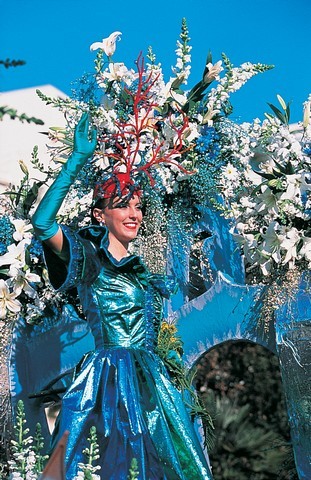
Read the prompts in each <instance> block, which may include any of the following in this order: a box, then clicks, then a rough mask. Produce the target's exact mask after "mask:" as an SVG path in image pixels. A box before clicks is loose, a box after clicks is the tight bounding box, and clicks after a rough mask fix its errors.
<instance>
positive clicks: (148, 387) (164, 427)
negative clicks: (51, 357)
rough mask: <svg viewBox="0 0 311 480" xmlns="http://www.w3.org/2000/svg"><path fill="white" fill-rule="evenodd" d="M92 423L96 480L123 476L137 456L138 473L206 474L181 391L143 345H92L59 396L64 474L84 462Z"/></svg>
mask: <svg viewBox="0 0 311 480" xmlns="http://www.w3.org/2000/svg"><path fill="white" fill-rule="evenodd" d="M94 426H95V427H96V434H97V443H98V445H99V459H98V460H96V461H95V462H94V465H99V466H100V469H99V471H98V472H96V474H98V475H99V477H100V478H101V480H126V479H128V475H129V470H130V466H131V462H132V460H133V459H136V461H137V465H138V471H139V473H138V476H137V478H138V479H139V480H161V479H163V480H175V479H181V480H201V479H204V480H209V479H212V475H211V473H210V470H209V466H208V463H207V460H206V457H205V454H204V452H203V450H202V447H201V444H200V441H199V438H198V436H197V434H196V431H195V428H194V425H193V422H192V421H191V419H190V416H189V413H188V411H187V409H186V407H185V404H184V403H183V400H182V396H181V393H180V392H179V391H177V390H176V388H175V387H174V386H173V385H172V383H171V382H170V380H169V378H168V376H167V373H166V371H165V369H164V367H163V364H162V363H161V361H160V359H159V358H158V357H157V356H156V355H154V354H152V353H150V352H147V351H146V350H143V349H133V348H123V347H114V348H104V349H102V350H97V351H96V352H93V353H91V354H90V355H89V356H88V357H87V359H86V360H85V361H84V364H83V366H82V368H81V371H80V372H79V374H78V375H77V377H76V379H75V381H74V382H73V384H72V385H71V387H70V388H69V390H68V391H67V392H66V394H65V395H64V397H63V403H62V410H61V413H60V416H59V419H58V422H57V427H56V429H55V432H54V438H53V446H55V445H56V443H57V441H58V440H59V439H60V437H61V436H62V434H63V433H64V431H65V430H68V431H69V439H68V444H67V450H66V469H67V474H66V478H67V480H73V479H74V477H75V476H76V475H77V472H78V463H79V462H81V463H87V459H86V457H85V454H84V453H83V450H84V449H85V448H89V443H88V440H87V439H88V437H89V436H90V435H89V434H90V429H91V427H94Z"/></svg>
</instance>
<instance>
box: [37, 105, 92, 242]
mask: <svg viewBox="0 0 311 480" xmlns="http://www.w3.org/2000/svg"><path fill="white" fill-rule="evenodd" d="M88 131H89V120H88V114H87V113H83V114H82V116H81V119H80V120H79V122H78V123H77V125H76V128H75V133H74V147H73V152H72V154H71V155H70V157H69V158H68V160H67V162H66V163H65V165H64V166H63V168H62V169H61V171H60V173H59V174H58V176H57V177H56V179H55V181H54V182H53V183H52V185H51V186H50V188H49V189H48V191H47V192H46V194H45V195H44V197H43V199H42V200H41V202H40V204H39V206H38V208H37V210H36V212H35V214H34V215H33V217H32V224H33V227H34V231H35V234H36V236H37V237H38V238H40V240H47V239H48V238H51V237H53V236H54V235H55V234H56V233H57V231H58V228H59V227H58V224H57V222H56V220H55V217H56V214H57V212H58V210H59V209H60V207H61V204H62V203H63V200H64V199H65V197H66V195H67V193H68V190H69V188H70V186H71V185H72V183H73V182H74V180H75V179H76V177H77V175H78V173H79V172H80V170H81V168H82V167H83V166H84V165H85V163H86V161H87V159H88V158H89V157H91V156H92V155H93V153H94V150H95V147H96V129H92V132H91V140H89V137H88Z"/></svg>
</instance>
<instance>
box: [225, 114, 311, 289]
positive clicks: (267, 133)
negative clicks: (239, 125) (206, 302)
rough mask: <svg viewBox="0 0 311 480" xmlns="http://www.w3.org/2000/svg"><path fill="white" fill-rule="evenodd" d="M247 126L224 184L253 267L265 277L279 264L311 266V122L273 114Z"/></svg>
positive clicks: (236, 229) (237, 234)
mask: <svg viewBox="0 0 311 480" xmlns="http://www.w3.org/2000/svg"><path fill="white" fill-rule="evenodd" d="M309 108H310V107H309ZM243 129H244V131H245V133H246V137H247V138H248V142H245V149H243V148H241V150H240V158H238V159H237V160H238V161H237V162H236V163H235V166H234V165H232V164H230V163H228V164H227V165H226V167H224V168H223V171H222V176H221V179H220V182H219V186H220V189H221V191H222V193H223V195H224V196H225V198H226V200H227V201H228V202H229V204H230V209H229V215H230V216H231V219H232V222H233V227H232V234H233V236H234V237H235V239H236V240H237V242H238V243H239V244H240V246H241V248H242V251H243V254H244V257H245V262H246V265H247V268H248V271H249V272H250V273H251V272H252V271H254V272H255V271H257V272H258V271H259V272H260V274H259V277H260V276H261V279H264V278H265V277H266V278H267V277H268V276H269V275H271V274H272V273H274V272H276V271H277V269H278V268H280V267H287V268H289V269H291V268H293V267H294V266H295V265H298V266H299V265H302V266H304V265H308V266H309V268H310V267H311V226H310V220H311V208H310V207H311V148H310V147H311V135H310V133H311V130H310V124H308V125H307V126H306V127H305V128H303V126H302V125H300V124H299V125H298V126H291V125H288V124H287V125H286V124H284V123H282V122H281V121H280V120H279V119H278V118H276V117H272V116H270V115H269V116H268V118H267V119H265V120H264V121H263V122H259V121H258V120H256V121H254V122H253V123H252V124H248V125H247V124H245V125H243ZM242 143H243V142H242ZM232 145H233V151H234V152H235V151H236V149H235V146H234V145H235V142H234V141H233V142H232ZM237 151H238V148H237ZM257 281H258V278H257Z"/></svg>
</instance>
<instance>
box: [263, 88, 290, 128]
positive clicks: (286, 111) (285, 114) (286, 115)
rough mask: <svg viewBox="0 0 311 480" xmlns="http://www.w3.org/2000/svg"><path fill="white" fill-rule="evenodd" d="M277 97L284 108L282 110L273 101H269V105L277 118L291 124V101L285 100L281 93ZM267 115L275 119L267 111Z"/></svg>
mask: <svg viewBox="0 0 311 480" xmlns="http://www.w3.org/2000/svg"><path fill="white" fill-rule="evenodd" d="M277 99H278V101H279V103H280V105H281V108H282V110H280V109H279V108H278V107H276V106H275V105H273V104H272V103H268V105H269V107H270V108H271V110H272V111H273V113H274V115H275V116H276V118H278V119H279V120H280V122H281V123H283V124H284V125H289V119H290V103H287V104H286V102H285V101H284V99H283V98H282V97H281V95H277ZM265 116H266V117H267V118H268V119H269V120H271V119H273V115H271V114H270V113H265Z"/></svg>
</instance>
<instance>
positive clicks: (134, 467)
mask: <svg viewBox="0 0 311 480" xmlns="http://www.w3.org/2000/svg"><path fill="white" fill-rule="evenodd" d="M138 475H139V470H138V463H137V460H136V458H133V459H132V461H131V467H130V471H129V475H128V477H127V478H128V480H137V478H138Z"/></svg>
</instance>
